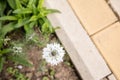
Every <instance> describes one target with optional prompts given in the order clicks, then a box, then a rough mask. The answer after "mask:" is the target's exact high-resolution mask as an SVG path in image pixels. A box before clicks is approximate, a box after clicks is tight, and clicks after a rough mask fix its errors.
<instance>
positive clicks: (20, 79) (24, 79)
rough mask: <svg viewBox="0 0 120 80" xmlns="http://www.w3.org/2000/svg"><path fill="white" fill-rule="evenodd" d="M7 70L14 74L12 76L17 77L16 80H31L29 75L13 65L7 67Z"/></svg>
mask: <svg viewBox="0 0 120 80" xmlns="http://www.w3.org/2000/svg"><path fill="white" fill-rule="evenodd" d="M7 72H8V73H9V74H11V75H12V77H15V80H29V79H28V78H27V77H25V75H24V74H22V73H21V72H19V71H18V69H14V68H12V67H8V68H7Z"/></svg>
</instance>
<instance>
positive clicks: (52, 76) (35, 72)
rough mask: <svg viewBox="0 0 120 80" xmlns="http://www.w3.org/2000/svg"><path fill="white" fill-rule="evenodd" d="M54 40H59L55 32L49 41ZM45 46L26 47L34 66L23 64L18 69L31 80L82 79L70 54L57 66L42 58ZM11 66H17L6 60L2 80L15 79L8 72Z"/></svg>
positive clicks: (1, 75) (0, 78) (0, 75)
mask: <svg viewBox="0 0 120 80" xmlns="http://www.w3.org/2000/svg"><path fill="white" fill-rule="evenodd" d="M36 32H37V31H36ZM20 35H21V34H20ZM13 37H15V36H13ZM39 37H40V40H43V38H42V37H41V35H40V34H39ZM17 39H18V38H17ZM52 42H59V40H58V38H57V37H56V35H55V34H53V35H52V36H51V37H50V41H49V43H52ZM43 47H45V46H42V47H38V46H36V45H32V44H30V45H28V46H26V48H25V50H26V52H27V56H28V59H29V60H30V62H31V64H33V67H29V68H28V67H24V66H23V68H22V69H18V70H19V71H20V72H21V73H22V74H24V75H25V76H26V77H27V78H28V79H29V80H82V79H80V77H79V76H78V74H77V71H76V69H75V68H74V65H73V64H72V62H71V60H70V58H69V56H68V54H66V55H65V57H64V61H63V62H61V63H60V64H58V65H56V66H51V65H50V64H48V63H46V61H45V60H44V59H43V58H42V49H43ZM10 66H11V67H13V68H16V67H15V66H14V63H12V62H11V61H8V62H6V64H5V66H4V69H3V71H2V72H1V73H0V80H15V79H13V77H12V76H11V75H10V74H8V73H6V69H7V67H10ZM43 78H46V79H43Z"/></svg>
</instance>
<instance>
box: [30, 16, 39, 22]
mask: <svg viewBox="0 0 120 80" xmlns="http://www.w3.org/2000/svg"><path fill="white" fill-rule="evenodd" d="M37 19H38V16H36V15H33V16H32V17H31V18H30V21H36V20H37Z"/></svg>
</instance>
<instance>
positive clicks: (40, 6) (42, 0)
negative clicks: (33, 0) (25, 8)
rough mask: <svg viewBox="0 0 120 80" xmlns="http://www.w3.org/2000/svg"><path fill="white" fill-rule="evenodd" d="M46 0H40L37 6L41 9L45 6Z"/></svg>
mask: <svg viewBox="0 0 120 80" xmlns="http://www.w3.org/2000/svg"><path fill="white" fill-rule="evenodd" d="M43 3H44V0H39V3H38V6H37V8H38V9H40V8H42V7H43Z"/></svg>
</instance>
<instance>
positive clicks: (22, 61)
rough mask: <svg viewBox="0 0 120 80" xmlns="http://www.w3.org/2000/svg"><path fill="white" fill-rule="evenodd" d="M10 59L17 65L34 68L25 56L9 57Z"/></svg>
mask: <svg viewBox="0 0 120 80" xmlns="http://www.w3.org/2000/svg"><path fill="white" fill-rule="evenodd" d="M9 59H10V60H12V61H13V62H15V63H17V64H21V65H23V66H28V67H32V64H31V63H29V62H28V60H27V59H26V58H25V57H23V56H20V55H14V56H9Z"/></svg>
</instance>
